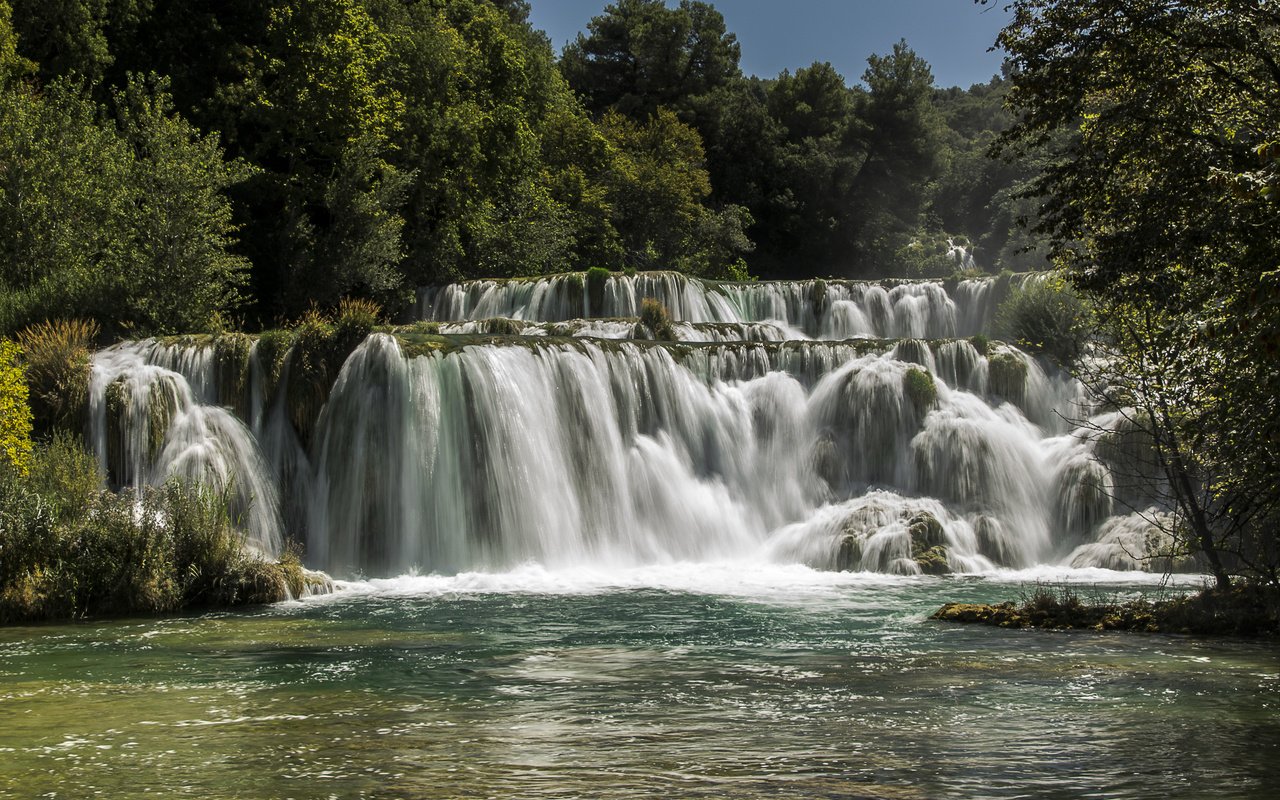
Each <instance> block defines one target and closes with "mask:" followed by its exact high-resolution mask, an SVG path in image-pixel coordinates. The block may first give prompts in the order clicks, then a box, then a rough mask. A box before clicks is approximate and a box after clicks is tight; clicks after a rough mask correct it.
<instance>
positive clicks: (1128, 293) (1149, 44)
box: [1000, 0, 1280, 580]
mask: <svg viewBox="0 0 1280 800" xmlns="http://www.w3.org/2000/svg"><path fill="white" fill-rule="evenodd" d="M1013 7H1014V14H1015V16H1014V20H1013V22H1012V23H1011V24H1010V26H1009V27H1008V28H1006V29H1005V31H1004V32H1003V33H1002V34H1001V36H1000V44H1001V45H1002V46H1003V47H1005V48H1006V49H1007V50H1008V51H1009V53H1010V58H1011V66H1012V70H1013V72H1012V75H1013V86H1012V89H1011V91H1010V101H1011V102H1012V103H1013V105H1014V107H1015V108H1016V109H1017V110H1018V112H1019V116H1018V120H1017V123H1016V124H1015V125H1014V126H1013V127H1012V128H1011V129H1010V130H1008V131H1007V132H1006V133H1004V134H1003V136H1002V138H1001V143H1000V144H1001V147H1002V149H1003V150H1004V152H1005V153H1006V154H1011V155H1013V156H1022V155H1025V154H1027V153H1028V152H1029V151H1030V150H1031V149H1033V148H1039V149H1047V151H1048V153H1049V155H1048V158H1047V166H1046V168H1045V169H1044V171H1043V173H1042V174H1041V176H1040V177H1039V178H1037V179H1036V180H1035V182H1034V184H1033V187H1032V190H1033V192H1034V193H1036V194H1038V195H1040V196H1042V197H1043V198H1044V203H1043V207H1042V211H1041V230H1042V231H1043V232H1044V233H1045V235H1046V236H1047V237H1048V239H1049V242H1050V251H1051V254H1052V256H1053V257H1054V258H1055V259H1056V261H1057V262H1058V263H1059V264H1061V265H1062V266H1063V268H1064V269H1065V270H1066V273H1067V275H1068V276H1069V277H1070V279H1071V280H1072V281H1073V283H1074V284H1075V285H1076V286H1077V287H1079V288H1080V289H1082V290H1084V291H1086V292H1088V293H1089V294H1091V295H1092V296H1093V297H1095V298H1096V299H1097V302H1096V303H1095V305H1096V306H1097V307H1098V308H1099V309H1100V311H1101V312H1102V314H1103V317H1102V321H1103V325H1104V332H1105V333H1106V335H1107V339H1106V345H1107V356H1108V358H1107V360H1106V361H1104V362H1103V368H1102V369H1101V376H1100V377H1101V378H1102V381H1101V382H1103V383H1106V384H1109V385H1110V386H1109V388H1108V389H1107V392H1108V393H1109V396H1111V397H1113V398H1115V402H1116V403H1118V404H1119V405H1122V406H1128V407H1130V408H1133V409H1135V412H1134V413H1135V414H1137V415H1138V416H1139V418H1140V419H1141V420H1142V421H1143V424H1144V425H1145V426H1146V427H1147V428H1148V430H1149V433H1150V434H1151V435H1152V436H1153V437H1154V439H1155V441H1156V444H1157V445H1158V447H1159V450H1160V457H1161V463H1162V465H1163V466H1164V467H1165V471H1166V473H1167V475H1168V478H1169V481H1170V485H1171V487H1172V490H1173V495H1174V497H1175V499H1176V501H1177V503H1178V506H1179V508H1180V510H1181V511H1182V519H1183V522H1184V524H1185V525H1186V526H1187V527H1188V529H1189V530H1190V532H1191V534H1190V535H1191V538H1192V539H1193V541H1194V543H1195V545H1196V546H1197V548H1198V549H1200V550H1202V551H1204V552H1206V553H1207V554H1209V556H1210V557H1211V560H1213V563H1214V565H1215V569H1216V570H1217V571H1218V572H1219V575H1220V577H1221V575H1223V574H1224V572H1225V570H1226V569H1228V568H1229V566H1230V565H1229V564H1226V563H1225V562H1223V563H1220V561H1221V559H1219V554H1220V553H1221V554H1225V555H1230V556H1231V557H1233V558H1235V559H1237V560H1238V561H1239V562H1240V563H1241V564H1243V565H1244V566H1245V567H1246V568H1248V569H1252V570H1255V571H1259V572H1263V573H1265V574H1268V575H1269V577H1270V578H1271V579H1272V580H1275V578H1276V564H1277V562H1278V561H1280V558H1277V555H1278V554H1277V552H1276V542H1275V536H1274V528H1275V524H1276V522H1277V521H1280V517H1278V516H1277V515H1278V514H1280V507H1278V506H1277V503H1278V502H1280V460H1277V457H1276V453H1277V452H1278V450H1277V446H1280V407H1277V403H1280V400H1277V398H1278V397H1280V360H1278V359H1277V358H1276V355H1277V353H1278V352H1280V214H1278V213H1277V209H1278V208H1280V207H1278V206H1277V205H1276V200H1277V155H1278V154H1280V146H1278V144H1277V143H1278V141H1280V62H1278V61H1277V58H1276V53H1277V52H1280V9H1277V8H1276V7H1275V6H1274V5H1272V4H1269V3H1258V2H1251V1H1250V0H1211V1H1210V2H1203V3H1195V4H1187V3H1182V2H1174V0H1103V1H1102V2H1096V1H1095V0H1089V2H1085V0H1021V1H1020V2H1016V3H1014V6H1013ZM1225 555H1224V557H1225Z"/></svg>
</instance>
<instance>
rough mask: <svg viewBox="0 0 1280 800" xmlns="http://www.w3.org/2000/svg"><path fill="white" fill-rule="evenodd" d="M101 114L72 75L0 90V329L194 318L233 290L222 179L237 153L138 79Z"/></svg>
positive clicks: (191, 323)
mask: <svg viewBox="0 0 1280 800" xmlns="http://www.w3.org/2000/svg"><path fill="white" fill-rule="evenodd" d="M116 105H117V110H118V116H117V118H116V119H114V120H113V119H111V118H109V117H107V116H106V114H105V113H104V110H103V109H101V108H99V107H97V106H96V105H95V104H94V103H92V102H91V101H90V100H89V98H88V97H87V96H86V95H85V93H84V92H82V91H81V90H80V89H78V88H76V87H74V86H71V85H69V84H68V83H65V82H55V83H54V84H52V85H51V86H49V87H46V89H45V90H44V91H43V92H40V93H37V92H36V91H34V90H33V89H32V88H31V87H28V86H22V85H19V86H17V87H14V88H11V89H7V90H2V91H0V165H3V166H0V330H4V331H14V330H17V329H20V328H22V327H24V326H26V325H29V324H31V323H34V322H38V321H41V320H43V319H48V318H57V317H84V316H89V317H93V318H95V319H97V320H99V321H101V322H102V323H103V325H104V327H108V328H110V329H113V330H115V331H116V332H119V331H120V330H121V329H122V328H132V329H134V330H135V331H137V332H140V333H159V332H176V331H180V330H191V329H193V328H195V329H200V328H202V327H203V326H204V325H205V324H206V323H207V322H208V320H209V317H210V316H211V315H212V314H214V313H215V312H220V313H226V312H228V311H230V310H231V309H232V308H234V307H235V305H236V303H237V302H238V299H239V294H238V291H237V290H238V287H240V286H241V285H242V284H243V273H244V271H245V269H246V267H247V264H246V263H245V262H244V260H243V259H241V258H239V257H237V256H234V255H232V254H231V253H230V251H229V250H230V247H231V245H232V243H233V241H234V239H233V236H234V232H235V228H234V225H233V224H232V222H231V212H230V208H229V205H228V202H227V199H226V197H225V195H224V194H223V192H224V190H225V189H226V188H227V187H228V186H230V185H231V184H233V183H235V182H236V181H239V180H241V179H242V178H243V177H244V176H245V174H246V170H245V168H244V167H243V165H240V164H237V163H234V162H232V163H228V162H226V161H224V160H223V156H222V151H221V150H220V149H219V147H218V143H217V140H216V139H215V138H213V137H208V136H200V135H199V134H198V132H197V131H195V130H194V129H193V128H192V127H191V126H190V125H189V124H188V123H186V122H185V121H183V120H182V119H180V118H179V117H177V116H176V115H174V114H173V113H172V108H171V106H170V105H169V101H168V98H167V96H166V95H165V93H164V84H163V82H160V81H153V82H151V83H147V82H144V81H142V80H137V81H135V82H134V83H133V84H131V85H130V86H129V87H128V88H127V89H126V90H125V91H124V92H122V93H121V94H119V95H118V96H117V103H116Z"/></svg>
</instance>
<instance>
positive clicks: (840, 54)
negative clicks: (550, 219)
mask: <svg viewBox="0 0 1280 800" xmlns="http://www.w3.org/2000/svg"><path fill="white" fill-rule="evenodd" d="M608 2H609V0H531V4H532V6H533V12H532V13H531V14H530V20H531V21H532V23H533V25H534V27H536V28H539V29H541V30H544V31H546V33H547V35H548V36H549V37H551V43H552V45H554V46H555V48H556V51H557V52H559V51H560V49H561V48H563V47H564V45H565V43H566V42H569V41H572V40H573V39H574V37H576V36H577V35H578V32H579V31H581V30H585V29H586V26H587V22H588V21H589V20H590V19H591V18H592V17H593V16H596V15H597V14H599V13H600V12H601V11H602V10H604V7H605V6H606V5H607V4H608ZM669 5H675V2H674V0H672V1H671V2H669ZM713 5H715V7H716V9H718V10H719V11H720V13H721V14H723V15H724V19H725V25H726V27H727V28H728V29H729V30H730V31H731V32H732V33H735V34H737V36H738V41H739V43H740V44H741V45H742V69H743V71H744V72H746V73H747V74H754V75H759V76H760V77H762V78H772V77H774V76H776V75H777V74H778V73H779V72H781V71H782V70H784V69H790V70H791V71H792V72H794V71H795V70H796V69H797V68H799V67H807V66H809V65H810V64H812V63H813V62H815V61H830V62H831V64H832V65H833V66H835V68H836V69H837V70H838V71H839V72H840V74H841V75H844V77H845V80H846V81H848V82H849V83H855V82H857V81H858V80H859V78H860V77H861V76H862V73H863V71H864V70H865V69H866V68H867V56H869V55H871V54H872V53H882V54H883V53H887V52H889V51H890V50H891V49H892V48H893V45H894V43H895V42H897V41H898V40H899V39H906V40H907V44H908V45H910V46H911V47H912V49H914V50H915V51H916V52H917V53H919V54H920V55H921V56H923V57H924V59H925V60H926V61H928V62H929V64H930V66H932V67H933V76H934V80H935V82H936V83H937V84H938V85H939V86H963V87H966V88H967V87H968V86H970V85H971V84H974V83H985V82H987V81H988V80H990V78H991V76H992V75H994V74H996V73H998V72H999V71H1000V61H1001V56H1000V54H999V53H988V52H987V48H988V47H990V46H991V44H992V43H993V42H994V41H995V37H996V33H997V32H998V31H999V30H1000V28H1001V27H1003V26H1004V23H1005V21H1006V20H1007V18H1008V15H1007V14H1005V13H1004V11H1003V10H1002V8H1003V5H1004V3H1003V0H994V2H992V3H988V4H987V5H985V6H979V5H975V4H974V2H973V0H718V1H716V2H713Z"/></svg>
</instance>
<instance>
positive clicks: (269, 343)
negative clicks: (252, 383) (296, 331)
mask: <svg viewBox="0 0 1280 800" xmlns="http://www.w3.org/2000/svg"><path fill="white" fill-rule="evenodd" d="M291 347H293V333H292V332H291V331H287V330H272V331H265V332H263V333H262V334H261V335H260V336H258V344H257V346H256V347H255V348H254V351H253V353H254V358H256V359H257V360H258V366H259V367H260V368H261V369H262V382H263V385H262V396H263V398H264V399H265V400H266V401H267V402H268V403H270V402H271V400H272V398H273V397H274V396H275V393H276V389H277V388H278V387H279V385H280V377H281V376H282V375H283V374H284V365H285V362H286V361H287V360H288V357H289V349H290V348H291Z"/></svg>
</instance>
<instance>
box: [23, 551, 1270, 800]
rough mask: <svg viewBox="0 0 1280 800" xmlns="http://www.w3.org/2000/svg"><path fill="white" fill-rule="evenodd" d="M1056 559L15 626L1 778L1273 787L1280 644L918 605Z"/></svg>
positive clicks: (528, 574)
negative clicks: (986, 568)
mask: <svg viewBox="0 0 1280 800" xmlns="http://www.w3.org/2000/svg"><path fill="white" fill-rule="evenodd" d="M1035 577H1040V578H1043V577H1044V576H1030V575H1028V574H1023V575H1013V576H1004V577H985V578H982V577H966V578H945V579H944V578H893V577H889V576H879V575H847V574H830V573H818V572H810V571H809V570H805V569H802V568H776V567H775V568H768V569H759V568H748V567H741V568H739V567H732V566H721V567H714V566H688V567H668V568H653V569H649V570H641V571H632V572H622V573H616V574H593V573H547V572H543V571H541V570H538V569H536V568H528V569H525V570H521V571H517V572H516V573H510V574H506V575H465V576H460V577H457V578H426V577H424V578H404V579H398V580H392V581H377V582H371V583H363V584H350V585H347V586H346V587H345V590H344V591H343V592H341V593H339V594H338V595H335V596H331V597H326V598H316V599H311V600H307V601H304V602H300V603H289V604H282V605H279V606H273V607H269V608H262V609H258V610H254V611H250V612H247V613H215V614H206V615H199V616H183V617H173V618H167V619H161V620H127V621H117V622H90V623H81V624H72V625H50V626H40V627H26V628H8V629H0V796H5V797H10V796H11V797H23V798H25V797H59V798H80V797H87V796H91V795H94V794H97V795H99V796H104V797H135V796H146V795H150V796H157V797H201V798H285V797H293V798H327V797H339V798H360V797H367V798H437V797H439V798H445V797H459V798H463V797H467V798H470V797H475V798H481V797H495V798H509V797H563V798H569V797H588V798H613V797H824V798H837V797H840V798H844V797H874V798H937V797H1037V798H1040V797H1062V798H1078V797H1108V798H1111V797H1121V798H1123V797H1135V798H1136V797H1170V798H1176V797H1209V796H1211V797H1241V798H1243V797H1275V796H1276V792H1278V791H1280V758H1278V756H1280V695H1278V693H1277V689H1280V648H1277V647H1276V646H1275V645H1271V644H1260V643H1256V642H1245V641H1223V640H1217V641H1212V640H1201V639H1195V638H1189V637H1178V636H1162V635H1134V634H1102V633H1092V632H1048V631H1002V630H996V629H988V628H979V627H966V626H953V625H944V624H940V623H933V622H929V621H927V620H926V619H925V618H926V617H927V615H928V613H930V612H931V611H933V610H934V609H936V608H937V606H939V605H940V604H941V603H942V602H944V601H945V600H966V599H972V600H977V599H982V600H999V599H1006V598H1008V599H1015V598H1017V597H1018V596H1019V595H1020V593H1022V592H1023V591H1027V590H1028V586H1027V585H1026V581H1029V580H1033V579H1034V578H1035ZM1056 577H1058V578H1064V577H1065V578H1070V579H1072V580H1076V581H1081V582H1084V583H1091V582H1093V581H1095V580H1098V579H1100V578H1105V579H1106V580H1107V581H1108V583H1107V585H1105V586H1104V587H1103V588H1100V589H1089V588H1082V590H1081V591H1083V592H1084V593H1086V594H1088V593H1090V592H1095V591H1096V592H1105V593H1108V594H1116V593H1119V594H1128V593H1132V592H1135V591H1142V592H1147V593H1153V592H1159V591H1162V590H1161V589H1159V588H1158V587H1155V586H1153V585H1151V583H1150V579H1145V580H1146V582H1144V583H1143V584H1133V583H1129V582H1127V581H1128V580H1129V579H1128V578H1126V577H1124V576H1117V575H1115V574H1110V575H1108V574H1103V573H1064V574H1062V575H1059V576H1056Z"/></svg>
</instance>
